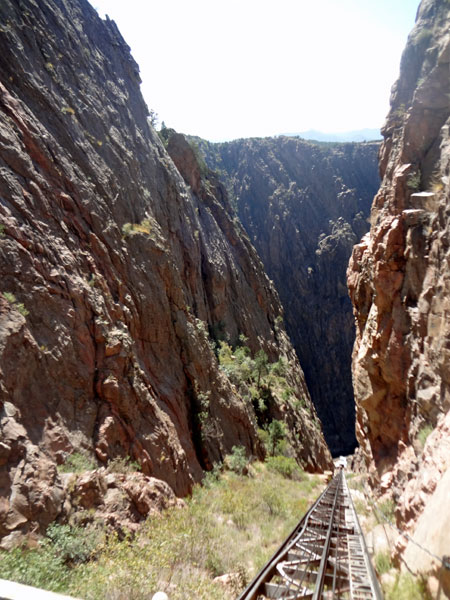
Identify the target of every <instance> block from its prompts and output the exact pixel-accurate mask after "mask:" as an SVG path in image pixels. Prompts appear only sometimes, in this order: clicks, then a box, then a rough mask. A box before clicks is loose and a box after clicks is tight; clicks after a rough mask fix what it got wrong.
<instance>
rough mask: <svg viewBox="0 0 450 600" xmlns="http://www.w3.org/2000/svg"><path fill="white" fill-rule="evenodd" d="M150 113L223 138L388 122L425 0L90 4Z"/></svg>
mask: <svg viewBox="0 0 450 600" xmlns="http://www.w3.org/2000/svg"><path fill="white" fill-rule="evenodd" d="M90 2H91V4H92V5H93V6H94V7H95V8H96V9H97V10H98V12H99V13H100V16H102V17H103V16H104V14H105V13H106V14H108V15H109V17H110V18H111V19H114V21H116V23H117V25H118V27H119V29H120V31H121V33H122V35H123V37H124V38H125V40H126V42H127V43H128V45H129V46H130V47H131V51H132V54H133V56H134V58H135V59H136V61H137V62H138V64H139V66H140V70H141V77H142V80H143V84H142V92H143V95H144V98H145V100H146V102H147V104H148V106H149V108H153V109H154V110H155V111H156V112H157V113H158V114H159V117H160V120H163V121H165V123H166V125H167V126H168V127H174V128H175V129H176V130H178V131H181V132H183V133H189V134H194V135H199V136H201V137H204V138H206V139H209V140H212V141H220V140H228V139H233V138H237V137H248V136H266V135H275V134H279V133H287V132H298V131H304V130H307V129H319V130H321V131H333V132H334V131H345V130H352V129H361V128H364V127H370V128H375V127H380V126H381V125H382V124H383V121H384V118H385V116H386V114H387V111H388V107H389V94H390V88H391V86H392V84H393V83H394V81H395V79H396V78H397V76H398V71H399V64H400V56H401V52H402V50H403V48H404V46H405V43H406V38H407V36H408V33H409V31H410V30H411V29H412V27H413V25H414V20H415V15H416V10H417V6H418V0H226V1H225V0H90Z"/></svg>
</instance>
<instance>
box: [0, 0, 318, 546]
mask: <svg viewBox="0 0 450 600" xmlns="http://www.w3.org/2000/svg"><path fill="white" fill-rule="evenodd" d="M0 23H1V25H0V80H1V83H0V145H1V147H0V274H1V276H0V286H1V289H0V291H1V292H2V294H1V295H0V408H1V413H0V427H1V442H0V537H3V538H5V539H6V538H8V539H9V541H8V543H10V541H11V539H12V538H14V536H15V535H16V534H17V532H26V531H30V530H32V529H35V528H36V527H37V528H41V529H42V528H43V527H45V526H46V525H47V524H48V523H49V522H50V521H52V520H53V519H55V518H56V517H58V516H61V515H63V514H64V510H65V505H64V500H65V495H64V494H65V491H64V488H63V482H62V480H61V476H60V473H59V472H58V470H57V468H56V464H61V463H63V462H64V461H65V460H66V459H67V456H68V455H69V454H71V453H73V452H74V451H76V452H81V453H83V454H85V455H86V456H87V457H89V458H90V460H92V461H94V462H96V463H97V465H102V464H107V463H108V461H110V460H111V459H113V458H115V457H121V456H123V457H126V456H129V457H131V458H132V459H134V460H135V461H137V462H138V463H139V464H140V466H141V468H142V471H143V473H144V475H146V476H150V475H151V476H153V477H155V478H159V479H161V480H164V481H165V482H167V483H168V484H169V485H170V486H171V487H172V488H173V490H174V491H175V493H176V494H177V495H178V496H182V495H185V494H187V493H188V492H189V491H190V489H191V487H192V484H193V483H194V482H195V481H199V480H200V479H201V477H202V473H203V470H204V469H208V468H210V467H211V465H212V464H213V463H214V462H217V461H221V460H222V459H223V458H224V456H225V455H226V454H227V453H229V452H230V451H231V449H232V447H233V446H234V445H241V446H244V447H245V448H246V450H247V453H249V454H253V455H256V456H261V454H262V447H261V442H260V440H259V438H258V435H257V426H258V422H257V421H258V420H257V415H256V414H255V410H254V407H253V404H252V402H251V401H250V400H248V399H243V398H242V397H240V396H239V394H238V392H237V388H236V387H234V386H233V385H232V383H231V382H230V380H229V379H228V378H227V376H226V374H225V373H224V372H223V370H221V369H220V368H219V364H218V360H217V358H216V354H215V352H214V347H213V343H212V342H213V341H214V340H212V339H211V336H212V337H213V338H214V337H216V338H217V335H215V334H214V332H217V330H218V328H219V326H220V329H221V330H222V331H225V332H226V334H227V336H228V339H229V340H231V341H233V340H234V341H236V340H237V339H238V338H239V335H244V336H246V338H248V341H247V342H246V343H247V345H248V346H249V347H250V349H251V351H252V352H253V353H256V352H257V351H258V350H260V349H263V350H264V351H265V352H266V353H267V355H268V360H269V361H270V362H274V361H276V360H278V359H279V358H283V359H284V361H285V362H284V363H283V364H284V365H287V366H288V370H287V373H286V375H285V377H286V380H287V382H288V383H289V386H290V390H291V391H292V400H288V401H286V402H284V404H282V403H281V402H279V401H278V399H277V397H276V396H275V397H273V398H272V405H271V407H270V411H269V412H270V414H269V415H267V414H266V415H265V417H266V418H269V419H270V418H278V419H281V420H284V421H285V422H286V425H287V428H288V437H289V439H290V441H291V444H292V446H293V451H294V452H295V453H296V456H297V458H298V459H299V460H301V461H302V462H303V464H304V465H305V466H306V467H307V468H309V469H311V470H314V469H319V470H320V469H322V468H324V467H326V466H327V465H329V454H328V450H327V448H326V446H325V443H324V440H323V437H322V434H321V432H320V431H319V430H318V429H317V423H315V421H314V411H313V409H312V407H310V406H309V404H310V401H309V397H308V392H307V390H306V386H305V383H304V379H303V374H302V371H301V369H300V366H299V364H298V361H297V358H296V356H295V353H294V350H293V348H292V346H291V345H290V343H289V341H288V338H287V336H286V334H285V332H284V329H283V327H282V326H281V325H280V324H279V323H276V318H277V316H278V315H279V314H280V312H281V306H280V303H279V300H278V297H277V294H276V292H275V290H274V288H273V286H272V284H271V283H270V281H269V279H268V278H267V276H266V275H265V273H264V270H263V267H262V264H261V262H260V260H259V258H258V256H257V254H256V252H255V250H254V249H253V247H252V245H251V244H250V243H249V241H248V239H247V238H246V236H245V235H244V233H243V231H242V229H241V227H240V225H239V224H238V223H236V222H234V220H233V218H232V215H231V214H230V210H229V208H228V201H227V199H226V194H225V191H224V190H223V188H222V187H221V186H220V185H219V184H218V183H214V182H212V180H211V181H208V180H207V179H205V180H204V181H202V179H201V177H200V176H199V177H198V179H195V178H196V177H197V172H198V171H199V168H200V167H199V165H198V164H197V163H196V161H195V157H194V156H193V155H192V150H191V149H190V147H189V146H188V145H187V144H184V145H183V143H182V141H180V142H179V145H178V151H179V153H180V160H179V166H180V168H181V165H185V168H186V169H187V172H186V173H184V177H185V178H187V179H189V178H190V177H193V178H194V179H195V181H196V183H195V185H194V184H193V183H192V182H191V184H192V185H191V187H189V186H188V185H187V184H186V183H185V181H184V179H183V177H182V176H181V175H180V173H179V171H178V169H177V168H176V166H175V165H174V163H173V162H172V160H171V158H170V157H169V155H168V154H167V153H166V150H165V149H164V147H163V145H162V144H161V142H160V140H159V138H158V136H157V134H156V133H155V132H154V131H153V130H152V128H151V127H150V126H149V124H148V121H147V116H148V111H147V107H146V105H145V103H144V101H143V99H142V97H141V94H140V91H139V82H140V81H139V72H138V67H137V65H136V64H135V62H134V61H133V59H132V57H131V55H130V52H129V48H128V47H127V45H126V44H125V42H124V41H123V39H122V37H121V36H120V33H119V32H118V30H117V27H116V26H115V24H114V22H112V21H109V20H106V21H102V20H101V19H100V18H99V17H98V15H97V14H96V12H95V11H94V10H93V9H92V7H91V6H90V5H89V4H88V3H87V2H86V1H85V0H58V1H54V0H40V2H39V3H36V2H34V1H33V0H23V1H22V0H21V1H20V2H16V1H14V0H4V1H3V2H1V4H0ZM296 397H301V398H303V404H302V406H300V405H299V403H298V402H297V403H295V402H294V399H295V398H296ZM5 543H6V542H5Z"/></svg>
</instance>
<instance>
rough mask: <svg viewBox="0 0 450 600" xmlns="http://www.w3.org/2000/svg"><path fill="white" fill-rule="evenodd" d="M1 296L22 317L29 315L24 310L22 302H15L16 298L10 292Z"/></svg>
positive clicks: (27, 311) (28, 312)
mask: <svg viewBox="0 0 450 600" xmlns="http://www.w3.org/2000/svg"><path fill="white" fill-rule="evenodd" d="M3 296H4V298H5V299H6V300H7V301H8V302H9V303H10V304H11V306H13V307H14V308H15V309H16V310H18V311H19V312H20V314H21V315H22V316H23V317H26V316H27V315H29V314H30V311H29V310H27V309H26V308H25V305H24V304H23V302H17V298H16V297H15V296H14V294H11V292H3Z"/></svg>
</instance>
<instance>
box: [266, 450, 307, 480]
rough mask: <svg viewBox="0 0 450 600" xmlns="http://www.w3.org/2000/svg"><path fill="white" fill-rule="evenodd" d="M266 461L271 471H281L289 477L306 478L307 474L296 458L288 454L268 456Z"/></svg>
mask: <svg viewBox="0 0 450 600" xmlns="http://www.w3.org/2000/svg"><path fill="white" fill-rule="evenodd" d="M265 462H266V465H267V468H268V469H269V471H272V472H274V473H279V474H280V475H282V476H283V477H287V478H288V479H295V480H298V481H301V480H302V479H304V476H305V475H304V473H303V471H302V469H301V468H300V467H299V466H298V464H297V462H296V461H295V459H294V458H290V457H288V456H268V457H267V458H266V461H265Z"/></svg>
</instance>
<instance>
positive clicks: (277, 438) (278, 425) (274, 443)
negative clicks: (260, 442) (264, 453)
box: [266, 419, 286, 456]
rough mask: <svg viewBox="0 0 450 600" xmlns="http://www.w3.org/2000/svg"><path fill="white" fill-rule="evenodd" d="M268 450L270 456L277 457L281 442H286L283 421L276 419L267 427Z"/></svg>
mask: <svg viewBox="0 0 450 600" xmlns="http://www.w3.org/2000/svg"><path fill="white" fill-rule="evenodd" d="M266 431H267V434H268V435H267V446H268V448H267V450H268V452H269V454H270V456H275V454H276V452H277V450H279V449H280V448H279V447H280V445H281V442H283V441H284V438H285V436H286V428H285V425H284V423H282V422H281V421H277V420H276V419H274V420H273V421H272V422H271V423H269V425H268V426H267V429H266Z"/></svg>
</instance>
